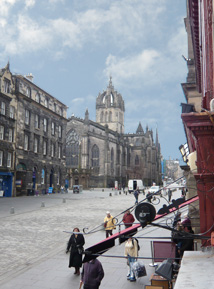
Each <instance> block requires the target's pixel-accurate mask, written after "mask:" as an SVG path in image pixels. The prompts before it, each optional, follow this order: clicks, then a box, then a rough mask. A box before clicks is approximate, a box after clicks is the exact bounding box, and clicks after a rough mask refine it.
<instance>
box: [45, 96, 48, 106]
mask: <svg viewBox="0 0 214 289" xmlns="http://www.w3.org/2000/svg"><path fill="white" fill-rule="evenodd" d="M44 106H45V107H48V99H47V97H45V100H44Z"/></svg>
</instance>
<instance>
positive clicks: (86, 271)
mask: <svg viewBox="0 0 214 289" xmlns="http://www.w3.org/2000/svg"><path fill="white" fill-rule="evenodd" d="M103 277H104V271H103V266H102V264H101V263H100V261H99V260H97V259H94V260H91V261H89V262H86V263H84V265H83V270H82V274H81V281H80V284H84V287H83V288H84V289H98V288H99V286H100V283H101V281H102V279H103Z"/></svg>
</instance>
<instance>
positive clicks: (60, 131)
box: [59, 125, 62, 138]
mask: <svg viewBox="0 0 214 289" xmlns="http://www.w3.org/2000/svg"><path fill="white" fill-rule="evenodd" d="M61 137H62V127H61V125H59V138H61Z"/></svg>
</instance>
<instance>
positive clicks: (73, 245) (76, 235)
mask: <svg viewBox="0 0 214 289" xmlns="http://www.w3.org/2000/svg"><path fill="white" fill-rule="evenodd" d="M84 244H85V239H84V237H83V234H82V233H80V230H79V228H74V229H73V234H72V235H71V237H70V239H69V241H68V245H67V250H66V254H67V253H68V252H69V249H71V252H70V259H69V265H68V267H69V268H71V267H74V268H75V271H74V274H76V275H80V268H81V267H82V254H83V250H84V249H83V246H84Z"/></svg>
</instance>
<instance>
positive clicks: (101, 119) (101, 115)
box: [100, 111, 103, 122]
mask: <svg viewBox="0 0 214 289" xmlns="http://www.w3.org/2000/svg"><path fill="white" fill-rule="evenodd" d="M100 122H103V111H102V112H101V114H100Z"/></svg>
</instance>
